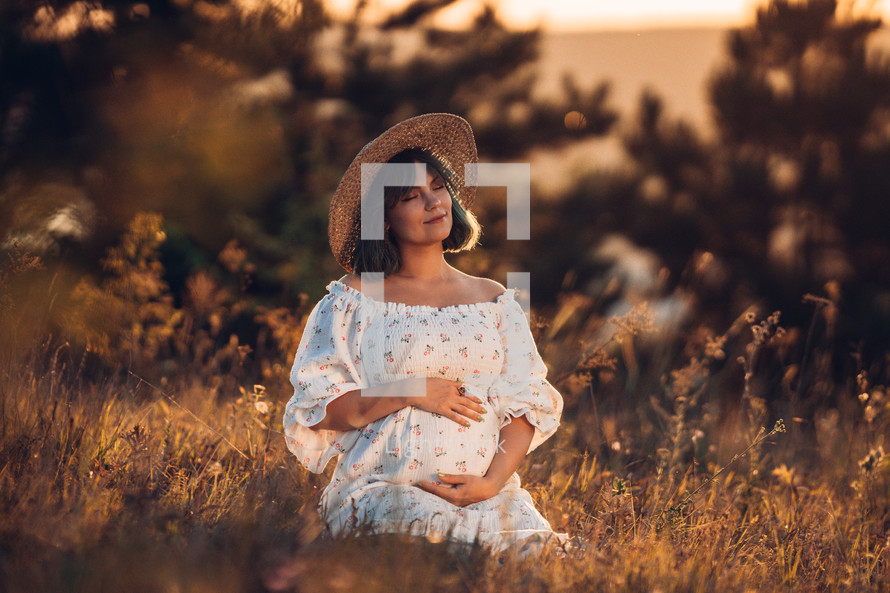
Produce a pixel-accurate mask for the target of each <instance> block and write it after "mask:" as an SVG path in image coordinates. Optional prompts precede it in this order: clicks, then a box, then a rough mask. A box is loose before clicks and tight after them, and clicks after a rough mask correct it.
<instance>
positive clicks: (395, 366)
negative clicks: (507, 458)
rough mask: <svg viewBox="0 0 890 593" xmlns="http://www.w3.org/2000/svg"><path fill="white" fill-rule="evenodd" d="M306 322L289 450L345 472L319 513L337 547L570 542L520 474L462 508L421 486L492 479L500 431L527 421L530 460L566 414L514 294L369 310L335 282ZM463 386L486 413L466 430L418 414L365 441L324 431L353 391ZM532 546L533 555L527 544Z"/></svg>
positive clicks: (376, 305)
mask: <svg viewBox="0 0 890 593" xmlns="http://www.w3.org/2000/svg"><path fill="white" fill-rule="evenodd" d="M327 290H328V294H327V295H325V296H324V297H323V298H322V299H321V301H319V302H318V304H317V305H316V306H315V308H314V309H313V310H312V312H311V313H310V315H309V317H308V319H307V322H306V326H305V329H304V331H303V336H302V338H301V341H300V345H299V348H298V351H297V353H296V356H295V359H294V364H293V369H292V371H291V382H292V383H293V385H294V395H293V397H292V398H291V400H290V401H289V403H288V404H287V408H286V411H285V416H284V430H285V438H286V442H287V446H288V448H289V449H290V450H291V452H293V454H294V455H295V456H296V457H297V459H299V461H300V463H301V464H302V465H304V466H305V467H306V468H307V469H309V470H310V471H312V472H316V473H320V472H322V471H323V470H324V468H325V466H326V465H327V463H328V461H329V460H330V459H331V458H332V457H337V465H336V468H335V469H334V473H333V476H332V479H331V482H330V484H328V486H327V487H326V488H325V490H324V492H323V494H322V496H321V499H320V501H319V513H320V515H321V518H322V519H323V520H324V522H325V523H326V525H327V526H328V528H329V529H330V531H331V533H332V534H333V535H342V534H348V533H350V532H353V531H356V530H357V528H358V527H359V526H362V528H363V529H368V530H370V532H372V533H409V534H414V535H419V536H426V537H429V538H442V537H445V536H447V537H450V538H452V539H456V540H462V541H466V542H473V541H474V540H475V541H478V542H480V543H481V544H483V545H484V546H487V547H489V548H490V549H491V550H493V551H502V550H505V549H507V548H508V547H510V546H512V545H517V544H518V545H520V546H524V545H527V543H528V542H531V541H548V542H550V541H553V540H554V539H555V540H558V542H564V541H565V540H566V539H567V534H561V533H554V532H553V530H552V529H551V526H550V524H549V523H548V521H547V520H546V519H545V518H544V517H543V516H542V515H541V513H540V512H538V510H537V509H536V508H535V506H534V502H533V501H532V498H531V495H530V494H529V493H528V491H526V490H525V489H523V488H522V487H521V484H520V479H519V476H518V475H517V474H516V473H515V472H514V473H513V475H512V476H511V477H510V479H509V480H507V482H506V483H505V484H504V486H503V488H502V489H501V491H500V492H499V493H498V494H497V495H495V496H494V497H492V498H490V499H488V500H483V501H480V502H477V503H474V504H470V505H467V506H464V507H459V506H455V505H453V504H451V503H450V502H448V501H446V500H445V499H443V498H440V497H438V496H436V495H434V494H432V493H429V492H426V491H425V490H422V489H421V488H419V487H417V486H414V484H415V483H417V482H418V481H419V480H429V481H434V482H435V481H437V472H442V473H446V474H448V473H467V474H470V475H480V476H481V475H484V474H485V472H486V471H487V469H488V467H489V465H490V463H491V460H492V458H493V457H494V455H495V453H496V452H497V449H498V437H499V432H500V429H501V428H502V427H503V426H505V425H506V424H508V423H509V422H510V420H511V419H512V418H514V417H519V416H523V415H524V416H525V418H526V419H527V420H528V421H529V422H530V423H531V424H532V425H533V426H534V429H535V431H534V436H533V438H532V441H531V444H530V446H529V451H532V450H533V449H535V448H536V447H537V446H538V445H540V444H541V443H542V442H543V441H545V440H546V439H547V438H549V437H550V436H552V435H553V433H554V432H555V431H556V429H557V426H558V425H559V419H560V415H561V413H562V407H563V402H562V398H561V396H560V394H559V393H558V392H557V390H556V389H554V388H553V386H552V385H551V384H550V383H549V382H548V381H547V379H546V374H547V368H546V367H545V365H544V363H543V361H542V360H541V357H540V355H539V354H538V350H537V348H536V346H535V343H534V340H533V338H532V335H531V332H530V330H529V325H528V321H527V319H526V316H525V312H524V311H523V310H522V308H521V306H520V305H519V303H518V302H517V300H516V295H515V291H514V290H513V289H508V290H506V292H504V293H502V294H501V295H500V296H499V297H498V298H497V299H496V300H494V301H490V302H480V303H472V304H461V305H452V306H448V307H441V308H437V307H432V306H426V305H406V304H403V303H393V302H383V301H377V300H374V299H372V298H371V297H370V296H368V295H366V294H365V293H363V292H361V291H359V290H357V289H355V288H351V287H349V286H347V285H346V284H344V283H342V282H339V281H335V282H331V283H330V284H328V286H327ZM418 376H427V377H443V378H446V379H451V380H455V381H463V382H464V384H465V387H466V389H467V393H468V394H469V395H475V396H478V397H479V398H480V399H481V400H482V401H483V405H484V406H485V407H486V409H487V410H488V413H486V414H483V415H482V416H483V420H482V421H481V422H471V426H470V427H469V428H467V427H464V426H461V425H460V424H458V423H457V422H455V421H453V420H451V419H448V418H445V417H443V416H440V415H438V414H434V413H430V412H427V411H424V410H421V409H419V408H415V407H412V406H409V407H406V408H403V409H401V410H398V411H397V412H394V413H392V414H389V415H388V416H384V417H383V418H380V419H378V420H375V421H374V422H371V423H370V424H368V425H367V426H365V427H364V428H361V429H356V430H350V431H336V430H319V431H313V430H310V429H309V427H310V426H313V425H315V424H317V423H318V422H320V421H321V420H322V418H324V416H325V410H326V407H327V405H328V404H329V403H330V402H332V401H333V400H334V399H336V398H337V397H339V396H341V395H344V394H346V393H348V392H349V391H352V390H355V389H361V388H366V387H371V386H374V385H378V384H382V383H388V382H392V381H396V380H399V379H403V378H408V377H418ZM523 542H525V543H523Z"/></svg>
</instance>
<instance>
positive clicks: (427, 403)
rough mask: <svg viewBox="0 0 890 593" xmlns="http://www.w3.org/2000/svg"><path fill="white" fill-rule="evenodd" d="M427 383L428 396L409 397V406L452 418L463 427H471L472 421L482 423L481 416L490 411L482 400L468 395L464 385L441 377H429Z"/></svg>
mask: <svg viewBox="0 0 890 593" xmlns="http://www.w3.org/2000/svg"><path fill="white" fill-rule="evenodd" d="M425 381H426V384H425V389H426V394H425V395H421V396H414V397H408V398H407V402H408V405H410V406H414V407H415V408H419V409H421V410H426V411H427V412H432V413H434V414H439V415H441V416H444V417H446V418H450V419H451V420H454V421H455V422H457V423H458V424H460V425H462V426H470V421H471V420H472V421H481V420H482V416H481V415H482V414H485V413H486V412H487V411H488V410H486V409H485V408H484V407H483V406H482V400H481V399H479V398H478V397H476V396H473V395H466V389H465V388H464V386H463V384H462V383H458V382H457V381H449V380H448V379H442V378H439V377H428V378H426V379H425ZM421 385H423V384H421Z"/></svg>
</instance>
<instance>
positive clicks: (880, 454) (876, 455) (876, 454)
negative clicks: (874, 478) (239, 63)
mask: <svg viewBox="0 0 890 593" xmlns="http://www.w3.org/2000/svg"><path fill="white" fill-rule="evenodd" d="M883 460H884V447H878V448H877V449H872V450H871V451H869V452H868V455H866V456H865V457H864V458H862V459H861V460H860V461H859V467H860V468H862V471H864V472H865V473H871V471H872V470H873V469H875V467H877V466H878V465H880V464H881V462H882V461H883Z"/></svg>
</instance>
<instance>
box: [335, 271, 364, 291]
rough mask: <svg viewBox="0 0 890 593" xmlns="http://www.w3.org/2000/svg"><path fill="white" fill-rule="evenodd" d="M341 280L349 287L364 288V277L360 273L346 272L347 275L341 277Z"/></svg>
mask: <svg viewBox="0 0 890 593" xmlns="http://www.w3.org/2000/svg"><path fill="white" fill-rule="evenodd" d="M340 282H342V283H343V284H345V285H346V286H348V287H349V288H354V289H356V290H361V289H362V278H361V276H359V275H358V274H346V275H345V276H343V277H342V278H340Z"/></svg>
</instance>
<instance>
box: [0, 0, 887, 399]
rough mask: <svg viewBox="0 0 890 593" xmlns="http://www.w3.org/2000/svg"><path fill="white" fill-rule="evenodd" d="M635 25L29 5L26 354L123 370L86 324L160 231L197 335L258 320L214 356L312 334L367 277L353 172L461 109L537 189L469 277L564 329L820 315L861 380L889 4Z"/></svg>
mask: <svg viewBox="0 0 890 593" xmlns="http://www.w3.org/2000/svg"><path fill="white" fill-rule="evenodd" d="M551 4H552V3H551ZM622 6H624V8H620V7H612V8H603V7H600V8H597V4H596V3H593V4H590V5H587V4H583V3H560V4H559V5H558V7H556V6H553V7H550V9H549V12H548V11H547V10H546V9H547V7H546V4H544V3H539V4H537V5H535V4H534V3H528V5H525V4H523V3H520V2H513V3H505V4H504V5H503V7H501V6H499V5H498V4H493V3H492V4H484V3H478V2H474V1H472V0H463V1H459V2H458V1H453V2H447V1H423V2H410V3H396V2H357V3H349V2H345V1H340V2H332V3H330V4H326V3H324V2H317V1H298V0H278V1H271V0H270V1H268V2H262V1H252V2H249V1H247V0H231V1H229V2H226V1H217V2H208V1H203V0H200V1H191V0H163V1H161V0H159V1H149V2H117V1H108V2H61V1H59V2H44V1H39V2H38V1H26V0H9V1H7V2H5V3H4V5H3V8H2V12H0V18H2V27H3V28H2V37H0V43H2V46H0V47H2V51H0V66H2V70H0V72H2V85H0V123H2V137H0V167H2V169H0V171H2V178H0V184H2V185H0V240H2V247H3V249H4V250H5V251H6V252H12V251H14V250H16V249H20V250H24V251H26V252H28V253H32V254H35V255H38V256H39V257H40V258H41V259H42V261H43V264H44V268H43V271H42V272H35V273H33V274H30V275H28V277H27V278H25V277H24V276H19V277H16V278H13V277H12V276H10V277H7V278H5V282H4V289H3V290H4V296H5V298H6V302H7V309H9V307H10V306H11V303H13V302H15V303H16V304H17V311H16V314H15V315H14V316H13V319H14V326H15V330H14V331H13V332H10V335H13V334H14V336H15V340H18V341H19V342H20V343H21V344H27V343H28V342H29V340H32V339H34V338H35V336H40V335H44V334H45V333H47V332H50V333H52V334H53V335H57V336H62V335H63V334H64V337H65V339H68V340H69V343H70V344H71V345H72V347H76V346H80V347H92V346H95V344H92V343H91V340H92V341H93V342H95V340H96V339H97V336H92V337H91V335H92V334H93V333H95V329H96V328H95V327H91V326H90V324H89V323H86V322H85V321H84V320H83V319H80V320H78V319H75V318H77V317H78V315H77V314H75V313H74V312H73V311H75V310H77V309H78V308H82V307H81V305H83V303H84V302H85V301H84V298H86V292H88V290H89V289H90V288H91V287H92V288H96V287H101V285H102V282H103V281H107V280H108V277H109V275H114V273H115V271H114V270H112V269H110V267H109V265H107V264H105V265H103V263H102V262H103V257H105V256H106V253H107V251H108V249H109V248H110V247H112V246H113V245H115V244H117V243H118V242H119V240H120V237H121V236H122V235H123V233H124V232H125V230H126V229H127V228H128V225H130V224H131V223H132V222H133V221H134V219H135V217H136V216H137V214H139V213H156V214H157V215H159V216H160V217H161V222H160V223H159V224H160V225H161V229H160V232H162V233H163V240H159V241H158V244H157V246H156V247H157V250H158V256H157V258H156V259H157V261H156V263H157V266H158V270H162V271H160V272H158V275H157V280H158V282H161V283H162V284H163V285H164V286H163V287H160V286H158V287H155V289H156V290H157V293H156V294H154V295H153V296H152V295H146V296H145V298H146V299H149V300H151V299H155V298H161V297H163V298H168V297H169V298H170V299H172V300H171V301H170V304H169V306H170V307H172V309H173V310H176V311H180V312H182V311H183V307H186V308H188V307H191V308H193V309H195V308H196V309H200V312H196V311H191V313H193V315H192V317H196V319H195V320H193V321H194V322H195V323H198V324H199V325H200V324H201V323H204V324H207V323H210V321H208V320H209V319H210V317H212V315H210V313H211V312H212V310H213V308H214V306H217V305H221V304H222V303H223V302H224V301H226V299H229V301H230V303H229V304H231V303H234V302H235V301H238V303H239V305H238V312H237V314H230V315H228V316H227V318H226V320H225V322H223V321H222V320H221V319H217V321H216V323H217V325H218V327H215V328H214V332H215V335H217V336H218V337H219V340H220V341H221V342H222V343H226V342H227V341H228V339H229V336H230V335H231V334H235V335H237V336H238V337H239V339H240V340H241V341H242V342H246V343H251V345H252V346H253V345H255V344H252V341H255V340H256V338H257V336H256V332H257V328H256V327H255V324H254V323H253V318H254V317H255V315H256V314H257V310H258V308H262V307H266V308H273V309H274V308H279V307H286V308H290V309H292V310H294V311H295V312H297V313H298V312H299V311H300V307H301V306H303V305H305V302H304V301H303V300H301V299H304V300H305V299H308V300H309V301H311V302H314V301H315V300H316V299H317V297H319V296H320V295H321V294H322V293H323V287H324V285H325V284H326V283H327V282H328V281H329V280H330V279H332V278H336V277H339V275H340V270H339V269H338V268H337V266H336V263H335V262H334V260H333V259H332V257H331V256H330V253H329V249H328V246H327V239H326V225H327V220H326V213H327V207H328V203H329V200H330V196H331V194H332V191H333V189H334V188H335V187H336V184H337V182H338V180H339V176H340V175H341V174H342V172H343V171H344V169H345V167H346V165H347V164H348V163H349V161H350V160H351V158H352V156H354V154H355V153H356V152H357V151H358V150H359V149H360V148H361V147H362V146H363V145H364V143H366V142H367V141H368V140H369V139H370V138H373V137H374V136H375V135H377V134H378V133H379V132H381V131H382V130H384V129H386V128H387V127H388V126H390V125H392V124H393V123H395V122H398V121H400V120H402V119H404V118H407V117H410V116H413V115H416V114H418V113H423V112H431V111H447V112H452V113H457V114H459V115H462V116H464V117H466V118H467V119H468V120H469V121H470V122H471V124H472V125H473V127H474V129H475V131H476V135H477V140H478V144H479V150H480V154H481V158H482V159H484V160H486V161H490V162H513V161H523V162H530V163H531V165H532V169H531V170H532V181H533V185H534V188H533V209H534V218H533V221H534V222H533V236H532V240H531V241H528V242H522V243H521V244H517V242H508V241H506V240H505V233H504V220H503V218H504V214H505V206H504V203H503V202H504V200H503V196H502V195H500V194H499V193H498V191H497V190H491V191H488V192H487V193H486V197H485V198H484V199H483V200H481V201H480V205H479V216H480V218H481V219H482V221H483V223H485V228H486V232H485V237H484V242H483V247H482V249H480V250H478V251H477V252H474V253H471V254H468V255H464V256H461V257H458V258H456V262H457V263H458V264H459V265H462V266H463V267H465V268H467V269H468V271H470V272H471V273H477V274H484V275H490V276H492V277H493V278H495V279H498V280H500V281H502V282H503V281H505V279H506V270H528V271H530V272H531V278H532V288H533V301H534V304H535V306H536V307H539V308H541V310H547V309H548V308H549V309H551V310H552V309H553V308H554V307H555V306H557V305H558V302H557V299H558V296H559V295H560V294H562V293H577V294H580V295H584V296H586V297H589V298H590V299H591V300H592V302H593V305H592V307H593V308H592V309H589V310H588V311H587V312H588V313H599V314H603V315H608V314H611V313H615V312H622V311H623V310H626V309H627V308H628V307H629V306H631V305H633V304H635V303H639V302H641V301H644V300H645V301H647V302H650V303H651V304H652V305H653V306H654V307H656V308H657V309H658V312H659V314H658V315H657V319H658V323H659V324H660V325H664V326H666V327H672V328H675V329H676V328H685V327H687V326H688V325H689V324H692V323H698V322H702V321H706V322H708V323H711V324H714V325H715V326H727V324H728V323H731V321H732V320H734V319H735V318H736V317H738V316H739V315H740V314H742V313H743V312H745V311H746V310H747V309H748V308H749V307H751V306H752V305H757V306H759V307H760V308H761V309H762V311H763V312H764V313H765V314H767V313H769V312H772V311H774V310H780V311H781V312H782V314H783V316H784V317H783V319H784V320H787V321H788V323H789V324H790V325H792V326H796V327H801V328H804V331H806V328H808V327H809V326H810V325H811V323H810V322H811V320H812V317H813V310H814V305H813V302H814V301H810V302H804V301H803V300H802V299H803V297H804V296H805V295H807V294H810V295H813V296H814V297H818V298H825V299H829V300H830V301H831V302H832V303H834V305H836V306H837V315H838V320H837V322H836V323H833V324H832V326H831V328H830V332H829V333H830V334H831V336H830V340H831V341H832V342H833V344H834V345H836V346H837V348H836V351H835V353H834V355H835V360H834V361H833V364H834V365H836V366H837V367H838V371H839V372H841V373H847V374H849V371H850V370H853V371H857V369H856V368H855V367H856V366H857V365H859V366H860V367H861V366H862V365H864V364H867V363H866V362H865V361H866V360H876V359H880V358H881V357H882V355H883V352H884V351H885V349H886V347H887V345H888V344H887V338H888V336H890V244H888V240H887V235H888V233H887V220H888V218H890V217H888V214H890V205H888V200H887V195H888V189H890V167H888V162H890V161H888V156H890V152H888V147H890V137H888V131H890V129H888V101H890V70H888V58H887V53H886V52H885V48H886V46H887V38H888V36H887V34H886V33H885V31H884V30H883V29H882V27H881V24H882V21H881V18H882V15H881V12H880V9H881V6H880V5H878V4H875V3H871V4H868V5H867V6H864V5H863V3H845V2H841V3H838V2H834V1H813V2H784V1H780V2H770V3H761V4H756V3H754V4H742V3H727V4H725V5H721V4H720V3H707V4H701V3H699V4H696V3H690V4H689V5H688V6H686V7H684V6H683V4H682V3H680V4H678V6H677V7H674V8H673V9H672V10H671V11H668V9H667V8H665V7H661V8H658V7H657V5H656V6H655V7H650V6H648V5H646V4H645V3H641V4H633V3H627V4H626V5H622ZM678 23H680V24H684V23H685V24H684V25H683V27H681V28H677V26H678ZM708 23H710V24H708ZM714 23H717V24H714ZM729 25H733V27H730V28H727V27H729ZM589 27H598V28H599V30H598V31H593V32H590V31H588V32H583V31H579V29H584V28H589ZM684 27H685V28H684ZM118 273H120V270H118ZM50 287H51V288H50ZM44 288H46V290H44ZM28 290H31V291H36V293H37V294H41V295H43V297H44V298H48V299H50V300H51V301H52V307H47V306H46V305H47V303H46V302H41V301H40V298H24V294H25V292H23V291H28ZM77 295H80V297H79V298H75V297H77ZM230 308H231V307H230ZM91 310H92V313H93V314H94V315H93V317H96V318H103V319H105V320H106V321H107V320H108V319H110V317H109V316H108V315H106V314H105V313H102V312H100V311H98V310H97V309H96V307H91ZM229 312H230V313H231V311H229ZM106 313H107V312H106ZM81 317H82V316H81ZM217 317H219V316H217ZM197 318H200V319H197ZM94 321H95V319H94ZM117 321H121V322H123V320H121V319H118V320H117ZM85 324H86V325H85ZM222 325H225V327H222ZM817 325H818V324H817ZM823 325H824V324H823ZM252 326H254V327H252ZM7 329H8V330H9V329H11V328H9V326H7ZM115 331H116V330H115V328H113V327H107V328H104V329H101V331H100V332H99V333H103V336H100V337H99V339H102V340H113V339H114V336H113V335H112V334H114V333H115ZM812 331H814V332H817V333H818V332H823V333H824V332H826V331H829V330H828V328H825V327H822V328H820V327H815V328H813V330H812ZM811 333H812V332H811ZM811 339H812V336H811ZM91 344H92V346H91ZM800 346H801V349H802V346H803V343H802V342H801V344H800ZM93 349H94V350H95V348H93ZM851 349H852V350H855V351H856V352H859V353H860V354H861V355H862V356H866V358H865V359H860V358H857V357H851ZM853 374H854V375H855V372H854V373H853ZM804 390H805V387H801V388H800V391H804Z"/></svg>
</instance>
